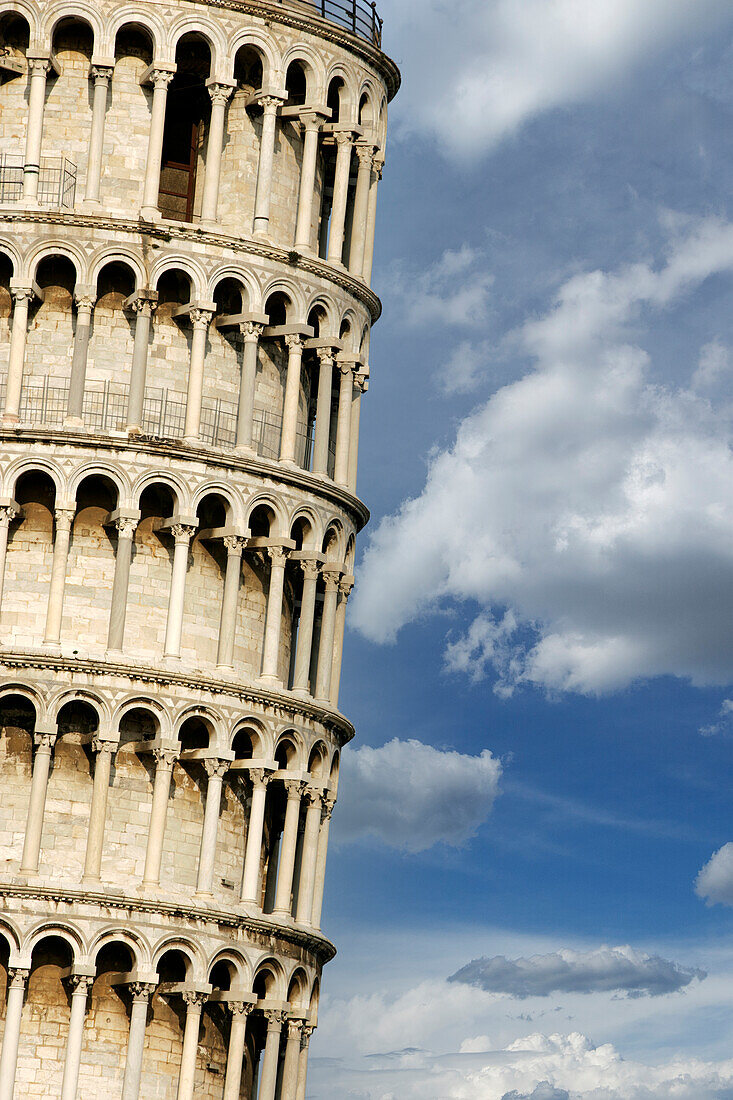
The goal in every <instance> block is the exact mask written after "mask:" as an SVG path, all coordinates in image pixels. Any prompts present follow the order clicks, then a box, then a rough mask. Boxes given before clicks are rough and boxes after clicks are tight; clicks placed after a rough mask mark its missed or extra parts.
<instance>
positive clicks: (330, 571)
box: [321, 562, 344, 592]
mask: <svg viewBox="0 0 733 1100" xmlns="http://www.w3.org/2000/svg"><path fill="white" fill-rule="evenodd" d="M343 572H344V571H343V569H342V568H341V566H340V565H330V564H329V563H328V562H326V563H325V565H323V566H322V567H321V573H322V575H323V583H324V584H325V586H326V591H327V592H336V591H337V590H338V588H339V584H340V582H341V577H342V576H343Z"/></svg>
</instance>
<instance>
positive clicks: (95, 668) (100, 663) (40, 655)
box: [0, 646, 356, 746]
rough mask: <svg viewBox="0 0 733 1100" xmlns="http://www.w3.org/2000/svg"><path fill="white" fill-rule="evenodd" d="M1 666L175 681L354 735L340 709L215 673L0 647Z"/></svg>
mask: <svg viewBox="0 0 733 1100" xmlns="http://www.w3.org/2000/svg"><path fill="white" fill-rule="evenodd" d="M3 668H5V669H19V668H37V669H48V670H50V671H53V672H60V671H62V672H68V673H71V674H72V675H73V674H74V673H76V674H84V675H86V676H125V677H127V679H129V680H137V681H141V682H142V683H148V684H158V685H161V686H168V685H172V684H176V685H178V686H180V687H184V688H186V687H187V688H190V689H191V690H192V691H208V692H210V693H211V694H213V695H224V696H229V697H230V698H234V699H238V700H239V701H240V702H243V703H257V704H259V705H260V706H266V707H270V708H272V709H273V710H274V711H275V712H276V713H277V714H278V716H279V717H282V718H284V719H285V720H286V721H291V722H292V721H294V719H295V717H296V716H297V715H299V714H303V715H306V716H307V717H308V718H310V719H311V720H312V721H314V722H318V723H319V724H320V725H321V726H323V727H324V729H327V730H329V731H330V732H332V733H334V735H335V736H336V737H337V740H338V741H339V744H340V745H341V746H343V745H345V744H347V742H349V741H351V740H352V738H353V737H354V736H355V734H356V731H355V729H354V727H353V725H352V724H351V722H350V721H349V720H348V718H345V717H344V715H343V714H340V713H339V711H336V710H330V709H328V708H326V707H321V706H318V704H316V703H315V702H309V701H308V700H307V699H301V698H300V697H296V696H294V695H291V694H290V692H285V691H273V690H271V689H270V688H259V687H256V686H255V685H253V684H250V683H244V682H242V681H238V680H234V679H232V680H221V679H218V678H217V677H215V676H206V675H201V674H200V673H199V674H198V675H196V676H191V675H189V674H187V673H185V672H176V671H175V670H171V669H167V668H166V669H163V668H159V667H158V666H157V665H141V664H139V663H137V662H134V661H132V660H130V661H125V660H109V659H108V658H107V657H104V656H100V657H99V658H98V659H95V658H92V657H66V656H64V655H63V654H59V653H50V652H49V653H45V652H43V651H42V650H40V649H28V650H22V649H5V648H4V647H3V646H0V670H2V669H3Z"/></svg>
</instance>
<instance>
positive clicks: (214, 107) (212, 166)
mask: <svg viewBox="0 0 733 1100" xmlns="http://www.w3.org/2000/svg"><path fill="white" fill-rule="evenodd" d="M206 87H207V88H208V90H209V95H210V96H211V121H210V123H209V136H208V140H207V142H206V173H205V175H204V193H203V196H202V198H201V221H202V222H204V223H206V222H210V223H215V222H216V220H217V207H218V204H219V179H220V177H221V157H222V152H223V149H224V121H225V118H226V107H227V100H228V99H229V97H230V96H231V94H232V92H233V91H234V85H233V84H222V82H221V81H219V80H207V81H206Z"/></svg>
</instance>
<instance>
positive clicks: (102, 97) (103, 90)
mask: <svg viewBox="0 0 733 1100" xmlns="http://www.w3.org/2000/svg"><path fill="white" fill-rule="evenodd" d="M113 73H114V66H113V65H99V64H94V63H92V67H91V69H90V72H89V79H90V80H91V81H92V84H93V89H94V90H93V92H92V128H91V132H90V134H89V152H88V155H87V181H86V188H85V190H84V202H86V203H90V204H93V205H95V206H99V185H100V180H101V176H102V152H103V150H104V123H105V119H106V116H107V93H108V91H109V83H110V80H111V79H112V75H113Z"/></svg>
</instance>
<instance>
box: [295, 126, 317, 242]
mask: <svg viewBox="0 0 733 1100" xmlns="http://www.w3.org/2000/svg"><path fill="white" fill-rule="evenodd" d="M300 121H301V122H302V124H303V160H302V163H301V168H300V190H299V192H298V218H297V221H296V225H295V245H294V247H295V250H296V252H304V253H306V254H310V253H312V252H313V249H312V248H311V237H312V233H313V224H312V223H313V199H314V196H315V190H316V163H317V160H318V133H319V131H320V129H321V124H322V122H323V119H322V117H321V116H320V115H318V114H317V113H316V112H315V111H303V112H301V115H300Z"/></svg>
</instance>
